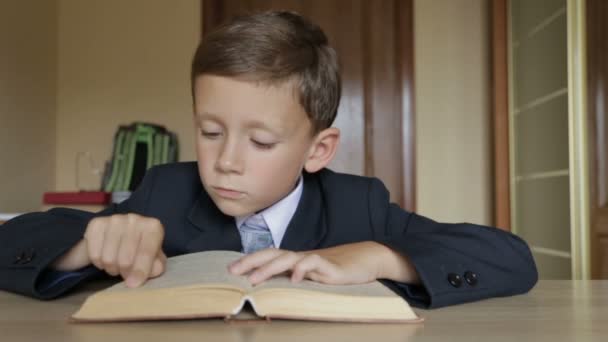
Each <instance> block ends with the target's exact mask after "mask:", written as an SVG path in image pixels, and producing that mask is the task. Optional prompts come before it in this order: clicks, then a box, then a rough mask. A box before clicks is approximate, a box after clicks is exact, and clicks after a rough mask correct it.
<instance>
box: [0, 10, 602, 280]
mask: <svg viewBox="0 0 608 342" xmlns="http://www.w3.org/2000/svg"><path fill="white" fill-rule="evenodd" d="M607 3H608V2H606V1H602V0H586V1H585V0H527V1H524V0H377V1H365V0H359V1H356V0H352V1H351V0H331V1H330V0H324V1H321V0H313V1H304V0H301V1H296V0H290V1H278V0H275V1H271V0H248V1H245V0H240V1H238V0H226V1H221V0H215V1H211V0H178V1H166V0H128V1H119V0H107V1H93V0H25V1H19V0H0V49H1V51H0V213H4V214H5V215H7V214H9V215H14V214H16V213H23V212H30V211H39V210H42V209H43V203H42V194H43V193H45V192H49V191H54V192H62V191H63V192H65V191H78V190H100V189H101V184H102V178H103V170H104V168H105V167H106V166H105V165H106V163H108V162H109V161H111V159H112V157H113V148H114V147H113V144H114V138H115V133H116V132H117V129H118V127H119V126H121V125H129V124H131V123H133V122H149V123H154V124H157V125H162V126H164V127H165V128H166V129H168V130H170V131H171V132H173V133H175V135H176V136H177V138H178V140H179V160H180V161H190V160H195V158H196V156H195V152H194V128H193V124H192V117H191V115H192V99H191V97H190V83H189V82H190V80H189V69H190V62H191V58H192V55H193V53H194V49H195V48H196V46H197V44H198V42H199V40H200V38H201V36H202V35H204V34H205V33H206V32H209V30H212V29H213V28H214V27H216V26H217V25H219V24H220V23H221V22H223V21H225V20H227V19H229V18H231V17H232V16H234V15H237V14H241V13H247V12H252V11H257V10H263V9H269V8H274V9H289V10H295V11H297V12H300V13H302V14H304V15H306V16H308V17H310V18H311V19H312V20H313V21H315V22H316V23H318V24H319V25H320V26H321V27H322V28H323V29H324V30H325V31H326V33H327V35H328V36H329V39H330V43H331V44H332V45H333V46H334V47H335V48H336V50H337V51H338V53H339V55H340V60H341V65H342V74H343V81H344V83H343V86H344V90H343V95H344V96H343V99H342V102H341V105H340V109H339V114H338V119H337V121H336V124H335V125H336V126H337V127H339V128H341V130H342V134H343V139H342V145H341V147H340V150H339V152H338V155H337V157H336V160H335V161H334V162H333V163H332V165H331V167H332V168H333V169H335V170H337V171H343V172H350V173H355V174H361V175H368V176H375V177H379V178H380V179H382V180H383V181H384V182H385V184H386V185H387V187H388V188H389V190H390V191H391V196H392V200H393V201H395V202H397V203H398V204H399V205H401V206H402V207H404V208H405V209H408V210H412V211H416V212H418V213H419V214H421V215H425V216H429V217H431V218H433V219H435V220H438V221H445V222H472V223H478V224H484V225H493V226H497V227H499V228H501V229H506V230H510V231H512V232H514V233H516V234H519V235H521V236H522V237H524V238H525V239H526V240H527V241H528V242H529V243H530V245H531V247H532V249H533V252H534V255H535V258H536V260H537V262H538V265H539V270H540V273H541V277H543V278H550V279H569V278H573V279H586V278H607V277H608V209H606V202H607V197H608V186H607V177H608V167H607V165H608V161H607V158H606V144H607V141H606V132H607V128H608V120H606V109H605V103H606V99H607V97H608V90H607V89H606V81H608V66H607V62H606V57H607V52H608V39H606V35H607V34H608V27H607V25H606V24H605V23H607V22H608V4H607ZM44 209H46V207H44ZM0 219H2V218H1V217H0Z"/></svg>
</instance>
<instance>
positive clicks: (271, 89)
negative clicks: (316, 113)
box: [194, 75, 308, 129]
mask: <svg viewBox="0 0 608 342" xmlns="http://www.w3.org/2000/svg"><path fill="white" fill-rule="evenodd" d="M194 97H195V98H194V104H195V114H196V116H197V118H198V119H199V120H202V119H210V120H217V121H224V120H227V119H231V118H239V119H241V120H240V121H245V124H246V125H248V126H252V127H255V126H260V127H262V126H273V127H277V128H279V129H284V128H286V127H285V126H291V125H290V124H293V123H297V122H300V121H301V119H304V120H308V116H307V115H306V113H305V112H304V109H303V108H302V106H301V105H300V103H299V101H298V100H297V98H296V96H293V86H292V85H288V84H284V85H282V86H266V85H260V84H257V83H255V82H250V81H243V80H239V79H234V78H229V77H221V76H209V75H203V76H199V77H197V79H196V83H195V88H194Z"/></svg>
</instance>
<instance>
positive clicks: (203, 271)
mask: <svg viewBox="0 0 608 342" xmlns="http://www.w3.org/2000/svg"><path fill="white" fill-rule="evenodd" d="M242 256H243V254H242V253H239V252H234V251H205V252H198V253H190V254H184V255H180V256H176V257H171V258H168V259H167V267H166V270H165V273H164V274H163V275H162V276H160V277H158V278H154V279H149V280H148V281H146V283H144V285H142V286H140V287H138V288H136V289H129V288H128V287H127V286H126V285H125V283H124V282H120V283H118V284H116V285H114V286H112V287H110V288H109V289H107V290H106V291H120V290H131V291H133V290H139V289H142V290H145V289H160V288H170V287H183V286H191V285H205V284H230V285H233V286H235V287H239V288H241V289H243V291H244V292H247V291H248V290H250V289H251V284H250V283H249V281H248V280H247V277H246V276H236V275H233V274H231V273H230V272H229V271H228V265H229V264H230V263H231V262H233V261H235V260H237V259H238V258H240V257H242Z"/></svg>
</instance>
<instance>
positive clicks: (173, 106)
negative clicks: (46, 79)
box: [56, 0, 201, 190]
mask: <svg viewBox="0 0 608 342" xmlns="http://www.w3.org/2000/svg"><path fill="white" fill-rule="evenodd" d="M200 15H201V12H200V1H199V0H179V1H166V0H129V1H122V0H104V1H96V0H60V1H59V45H58V46H59V48H58V49H59V63H58V75H59V77H58V87H57V103H58V107H57V168H56V175H57V177H56V188H57V189H58V190H73V189H74V188H75V186H76V185H75V158H76V155H77V153H78V152H79V151H83V152H84V151H89V152H91V154H92V156H93V158H94V160H95V161H96V162H97V164H98V165H99V166H101V163H102V162H104V161H105V160H107V159H109V158H110V156H111V146H112V139H113V136H114V132H115V131H116V129H117V128H118V125H120V124H129V123H131V122H133V121H136V120H139V121H148V122H154V123H159V124H162V125H165V126H166V127H167V128H168V129H170V130H172V131H175V132H177V134H178V136H179V138H180V139H181V141H180V144H181V146H180V159H181V160H194V159H195V157H196V154H195V152H194V141H193V139H194V138H193V133H194V128H193V126H192V121H191V115H192V105H191V99H190V75H189V72H190V61H191V58H192V55H193V53H194V49H195V48H196V45H197V43H198V41H199V37H200ZM94 181H96V184H97V185H99V177H98V178H97V179H92V178H88V179H87V178H84V177H83V183H85V184H87V183H89V184H91V183H93V182H94Z"/></svg>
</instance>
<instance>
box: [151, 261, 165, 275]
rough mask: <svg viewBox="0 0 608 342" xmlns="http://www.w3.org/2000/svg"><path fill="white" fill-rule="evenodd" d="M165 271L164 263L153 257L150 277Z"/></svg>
mask: <svg viewBox="0 0 608 342" xmlns="http://www.w3.org/2000/svg"><path fill="white" fill-rule="evenodd" d="M164 272H165V265H164V264H163V262H162V261H160V259H159V258H156V259H154V262H153V263H152V272H151V273H150V278H156V277H158V276H160V275H161V274H163V273H164Z"/></svg>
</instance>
